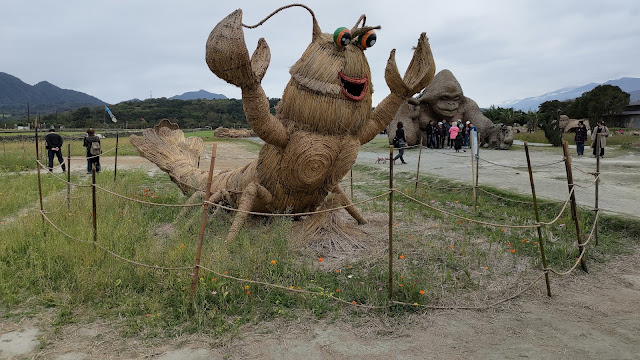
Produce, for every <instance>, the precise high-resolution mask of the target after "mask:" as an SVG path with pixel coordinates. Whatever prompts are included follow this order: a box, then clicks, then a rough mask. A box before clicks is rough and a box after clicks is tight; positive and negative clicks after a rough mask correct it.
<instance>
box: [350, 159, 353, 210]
mask: <svg viewBox="0 0 640 360" xmlns="http://www.w3.org/2000/svg"><path fill="white" fill-rule="evenodd" d="M350 179H351V202H353V165H352V166H351V171H350Z"/></svg>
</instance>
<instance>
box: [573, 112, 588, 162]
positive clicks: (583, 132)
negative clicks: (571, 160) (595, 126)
mask: <svg viewBox="0 0 640 360" xmlns="http://www.w3.org/2000/svg"><path fill="white" fill-rule="evenodd" d="M574 141H575V142H576V152H577V153H578V156H582V155H583V154H584V142H585V141H587V127H586V126H584V121H582V120H580V121H578V127H577V128H576V136H575V138H574Z"/></svg>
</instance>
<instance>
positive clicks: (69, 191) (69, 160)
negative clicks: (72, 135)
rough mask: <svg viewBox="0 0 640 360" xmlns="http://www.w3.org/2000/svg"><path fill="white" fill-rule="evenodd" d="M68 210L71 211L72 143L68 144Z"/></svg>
mask: <svg viewBox="0 0 640 360" xmlns="http://www.w3.org/2000/svg"><path fill="white" fill-rule="evenodd" d="M67 211H71V144H67Z"/></svg>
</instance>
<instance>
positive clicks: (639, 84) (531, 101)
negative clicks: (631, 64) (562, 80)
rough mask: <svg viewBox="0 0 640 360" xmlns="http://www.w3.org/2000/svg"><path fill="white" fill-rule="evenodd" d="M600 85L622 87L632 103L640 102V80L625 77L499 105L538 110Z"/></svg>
mask: <svg viewBox="0 0 640 360" xmlns="http://www.w3.org/2000/svg"><path fill="white" fill-rule="evenodd" d="M598 85H614V86H618V87H620V89H622V91H625V92H628V93H629V94H630V95H631V99H630V101H637V100H640V78H631V77H623V78H620V79H617V80H609V81H607V82H605V83H602V84H597V83H590V84H587V85H582V86H574V87H566V88H562V89H558V90H555V91H552V92H550V93H546V94H543V95H539V96H534V97H529V98H525V99H522V100H514V101H509V102H505V103H502V104H499V105H497V106H500V107H503V108H511V107H512V108H514V109H516V110H523V111H528V110H533V111H535V110H538V106H539V105H540V104H542V103H543V102H545V101H550V100H560V101H564V100H569V99H575V98H578V97H580V96H581V95H582V94H583V93H585V92H587V91H591V90H593V88H595V87H596V86H598Z"/></svg>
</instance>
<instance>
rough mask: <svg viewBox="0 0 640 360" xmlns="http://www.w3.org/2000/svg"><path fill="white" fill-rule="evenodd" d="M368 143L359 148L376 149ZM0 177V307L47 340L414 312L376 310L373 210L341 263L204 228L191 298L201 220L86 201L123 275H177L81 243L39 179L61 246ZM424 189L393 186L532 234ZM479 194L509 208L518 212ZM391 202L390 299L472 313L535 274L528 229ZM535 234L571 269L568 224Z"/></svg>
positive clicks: (137, 186) (86, 213)
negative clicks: (108, 330) (92, 332)
mask: <svg viewBox="0 0 640 360" xmlns="http://www.w3.org/2000/svg"><path fill="white" fill-rule="evenodd" d="M383 143H384V141H381V142H380V143H379V144H377V143H374V144H371V145H367V146H385V145H384V144H383ZM118 174H121V178H120V179H119V181H118V183H117V184H114V183H113V181H112V180H111V179H112V176H110V175H109V172H106V174H105V175H106V176H101V177H99V178H98V181H99V185H100V186H103V187H105V188H107V189H109V190H112V191H115V192H118V193H120V194H123V195H126V196H128V197H130V198H134V199H138V200H141V201H143V202H154V203H165V204H182V203H184V202H185V201H186V198H185V197H184V196H183V195H182V194H181V193H180V192H179V191H178V189H177V187H176V186H175V185H174V184H173V183H171V182H170V181H168V180H167V177H166V176H164V174H162V175H157V176H153V175H149V174H148V173H146V172H144V171H122V172H120V171H119V172H118ZM1 176H2V179H3V184H7V186H6V187H4V188H3V190H2V191H3V195H2V196H6V194H11V195H10V196H11V198H12V202H11V203H5V202H3V203H2V206H1V207H0V216H2V217H3V219H4V221H3V222H2V224H0V239H2V240H1V241H0V300H1V301H0V303H1V304H2V306H3V307H4V308H6V309H8V310H10V311H17V312H19V313H20V312H33V311H37V309H50V310H53V311H55V312H56V314H57V316H56V320H55V321H56V325H57V326H64V325H66V324H69V323H72V322H74V321H76V320H75V319H76V317H78V316H81V314H87V313H89V314H93V316H98V317H101V318H106V319H109V320H110V321H112V322H114V323H117V324H119V328H120V329H121V333H122V334H123V335H125V336H134V335H136V336H138V335H139V334H142V336H146V337H156V336H171V335H175V334H177V333H184V332H205V333H210V334H214V335H215V334H218V335H219V334H222V333H225V332H228V331H230V330H231V331H233V330H236V329H238V328H239V327H240V326H242V325H243V324H247V323H259V322H261V321H264V320H269V319H274V318H285V319H286V318H289V317H296V316H297V314H298V313H299V312H300V311H303V312H308V313H309V314H313V315H315V316H316V317H318V318H327V317H328V318H333V317H338V316H345V314H347V315H349V316H359V314H360V311H359V308H358V307H355V306H353V305H351V304H352V302H355V303H356V304H358V305H368V306H382V307H383V309H380V310H377V311H375V312H374V314H377V316H395V315H402V314H406V313H411V312H414V311H417V309H419V307H416V306H415V305H409V306H402V305H395V306H391V307H387V306H386V305H387V304H388V303H387V296H388V294H387V290H388V277H387V269H388V253H387V252H386V242H387V241H388V239H387V225H386V224H387V214H386V212H387V207H388V202H387V199H386V198H380V199H378V200H375V201H371V202H366V203H364V204H362V205H359V208H360V209H361V210H362V211H363V212H364V213H365V216H366V217H367V218H369V219H371V221H370V224H369V225H365V226H363V227H356V229H355V233H352V232H351V233H350V234H352V235H351V236H352V239H351V243H353V244H355V245H357V246H356V247H354V248H351V249H346V250H344V249H343V250H336V249H330V248H328V247H326V244H327V243H326V242H323V241H322V240H320V242H314V243H309V242H308V239H307V241H305V237H304V232H302V231H301V228H302V226H301V224H300V222H299V221H294V220H292V219H290V218H288V217H278V218H260V217H254V218H251V220H250V221H249V222H248V224H247V226H246V227H245V228H244V229H243V230H242V231H241V232H240V234H239V236H238V237H237V238H236V239H235V240H234V241H232V242H230V243H227V242H225V236H226V234H227V232H228V229H229V226H230V223H231V220H232V214H231V213H226V212H218V213H216V214H215V215H210V216H209V217H208V222H207V227H206V233H205V244H204V248H203V252H202V254H203V257H202V265H203V266H205V267H207V268H209V269H211V270H213V271H214V272H215V273H211V272H208V271H202V272H201V273H200V277H199V279H198V287H197V290H196V292H195V294H194V296H193V297H191V296H190V287H191V279H192V276H191V275H190V274H191V273H192V272H193V265H194V259H195V244H196V242H197V236H198V229H199V224H200V218H201V209H200V208H194V209H192V210H190V211H187V212H186V213H184V214H181V211H182V209H181V208H170V207H155V206H151V205H149V204H146V203H138V202H133V201H130V200H125V199H121V198H118V197H113V196H112V195H109V194H107V193H104V192H102V191H98V202H97V207H98V216H97V218H96V219H97V224H98V230H97V234H98V236H97V238H98V245H99V246H101V247H104V248H106V249H109V250H110V251H113V252H114V253H117V254H119V255H120V256H122V257H124V258H127V259H131V261H134V262H137V263H141V264H148V265H158V266H164V267H177V268H180V269H179V270H159V269H153V268H147V267H141V266H136V265H133V264H131V263H127V262H125V261H122V260H121V259H117V258H114V257H113V256H112V255H109V254H107V253H106V252H105V251H103V250H102V249H101V248H97V247H95V246H94V245H93V242H92V241H93V236H92V227H91V226H92V225H91V224H92V216H91V192H90V189H88V188H83V187H74V189H73V191H72V194H71V204H70V209H69V210H68V209H67V207H66V202H65V201H66V185H64V184H62V183H60V182H59V181H58V180H57V179H56V178H54V177H51V176H47V177H44V179H43V189H46V190H45V191H44V193H45V210H46V211H47V216H48V217H49V218H50V219H51V221H52V222H53V223H54V224H57V226H58V227H59V228H60V230H61V231H64V233H66V234H63V233H62V232H61V231H58V230H56V229H54V228H53V227H52V226H50V225H49V224H48V223H45V224H44V225H43V221H42V219H41V216H40V215H39V214H38V213H37V212H36V211H35V209H36V208H37V206H38V205H37V199H38V198H37V190H34V189H35V188H36V184H35V182H34V181H35V176H34V175H24V174H23V175H20V176H17V175H15V174H9V173H5V174H3V175H1ZM354 176H355V179H354V181H355V189H354V192H355V196H356V200H363V199H367V198H370V197H372V196H375V195H378V194H380V193H384V191H385V189H386V186H387V184H388V179H387V175H386V173H385V172H384V171H383V170H381V169H379V168H373V167H368V166H363V165H358V166H356V167H355V168H354ZM5 180H6V181H5ZM74 181H75V182H82V181H84V182H86V181H87V180H86V178H85V179H84V180H80V179H74ZM424 181H425V182H426V183H429V184H430V185H429V186H423V187H420V188H419V189H418V191H417V192H415V191H413V184H414V183H413V179H412V178H411V177H410V176H409V175H399V176H397V177H396V179H395V180H394V182H395V184H396V187H398V188H399V189H400V190H402V191H403V192H405V193H408V194H409V195H411V196H413V197H415V198H417V199H418V200H420V201H422V202H424V203H426V204H429V205H430V206H433V207H435V208H437V209H443V210H445V209H446V210H447V211H450V212H452V213H454V214H458V215H460V216H462V217H466V218H469V219H474V220H481V221H487V222H494V223H498V224H532V223H533V214H532V211H531V205H530V204H525V203H518V202H507V201H504V200H500V199H498V198H492V197H487V196H485V197H481V200H480V203H479V204H478V206H479V208H478V209H480V210H481V211H477V212H476V211H474V207H473V199H472V196H471V192H470V191H469V189H468V188H467V187H465V186H463V185H456V184H453V185H452V184H451V182H446V183H445V182H442V181H439V180H438V179H435V178H425V179H424ZM485 189H486V190H488V191H491V192H494V193H496V194H498V195H500V196H502V197H505V198H510V199H513V200H517V201H523V202H526V201H528V200H529V199H528V198H527V197H522V196H518V195H514V194H510V193H507V192H503V191H499V190H497V189H490V188H485ZM394 204H395V216H394V225H393V229H394V252H393V259H394V279H395V280H394V283H393V286H394V292H395V294H394V299H395V300H397V301H400V302H404V303H407V304H417V305H441V304H472V305H475V304H478V303H483V301H484V302H487V301H491V300H495V299H499V298H504V297H506V296H508V295H510V294H512V293H513V292H514V291H515V289H517V288H518V287H519V286H524V285H526V284H527V283H528V282H530V281H531V280H532V279H533V278H535V277H537V275H538V274H540V272H539V269H540V268H541V265H540V256H539V248H538V246H537V241H538V238H537V233H536V231H535V229H533V228H529V229H516V228H509V227H491V226H487V225H482V224H477V223H471V222H469V221H467V220H465V219H461V218H456V217H453V216H451V215H446V214H444V213H442V212H439V211H436V210H433V209H430V208H427V207H425V206H423V205H420V204H418V203H416V202H413V201H410V200H409V199H407V198H404V197H402V196H400V195H399V194H396V195H395V196H394ZM560 208H561V204H558V203H548V202H547V203H543V204H541V218H542V219H541V220H542V221H550V220H551V219H553V218H554V217H555V215H556V214H557V213H558V212H559V210H560ZM345 218H346V217H345ZM579 218H580V221H581V225H582V228H583V229H584V230H583V231H584V232H587V231H588V229H590V228H591V224H592V222H593V215H592V213H591V212H589V211H581V212H580V217H579ZM346 219H348V218H346ZM358 229H361V230H358ZM354 234H355V235H354ZM543 234H544V238H545V241H546V251H547V259H548V262H549V266H551V267H553V268H556V269H567V268H569V267H571V266H572V264H573V263H574V262H575V259H576V257H577V256H578V250H577V248H576V246H575V245H574V244H575V229H574V227H573V223H572V220H571V216H570V215H569V212H568V211H566V212H565V213H564V215H563V216H561V218H560V219H559V221H558V222H556V223H554V225H551V226H547V227H545V228H544V231H543ZM639 235H640V222H638V221H636V220H629V219H621V218H617V217H611V216H606V217H604V218H603V219H602V221H601V225H600V242H601V245H600V246H598V247H590V248H589V252H588V261H590V262H606V261H608V259H610V258H611V257H612V256H615V255H617V254H622V253H626V252H628V251H629V250H628V249H629V248H630V244H632V243H633V241H634V238H637V237H638V236H639ZM227 276H233V277H235V278H237V279H239V280H234V279H231V278H228V277H227ZM247 280H248V281H257V282H263V283H269V284H276V285H279V286H281V288H277V287H272V286H266V285H263V284H259V283H255V282H248V281H247ZM296 290H299V291H303V292H306V293H301V292H296ZM336 299H340V301H338V300H336ZM480 299H482V301H481V300H480ZM368 314H371V312H369V313H368Z"/></svg>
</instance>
